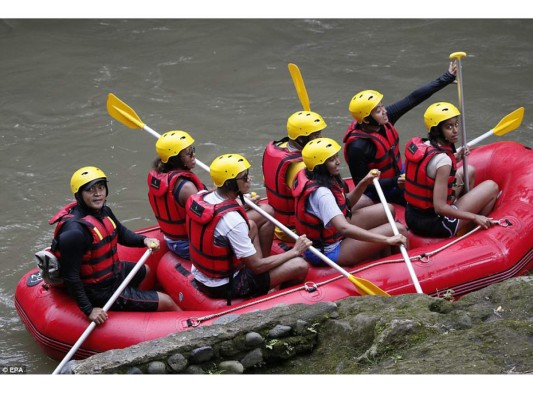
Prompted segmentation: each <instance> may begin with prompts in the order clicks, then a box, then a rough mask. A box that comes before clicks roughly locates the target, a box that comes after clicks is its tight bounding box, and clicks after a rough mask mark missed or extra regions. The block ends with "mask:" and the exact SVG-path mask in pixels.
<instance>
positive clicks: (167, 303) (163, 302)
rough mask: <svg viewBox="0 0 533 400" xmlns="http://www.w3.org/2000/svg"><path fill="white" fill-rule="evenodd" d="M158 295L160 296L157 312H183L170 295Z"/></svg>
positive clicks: (158, 293)
mask: <svg viewBox="0 0 533 400" xmlns="http://www.w3.org/2000/svg"><path fill="white" fill-rule="evenodd" d="M157 295H158V296H159V304H158V305H157V311H181V308H179V307H178V305H177V304H176V303H174V300H172V298H171V297H170V296H169V295H168V294H166V293H161V292H157Z"/></svg>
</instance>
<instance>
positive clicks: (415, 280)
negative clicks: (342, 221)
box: [373, 170, 424, 293]
mask: <svg viewBox="0 0 533 400" xmlns="http://www.w3.org/2000/svg"><path fill="white" fill-rule="evenodd" d="M373 171H374V170H373ZM374 175H377V172H376V173H375V174H374ZM373 182H374V186H376V191H377V192H378V195H379V199H380V200H381V204H382V205H383V208H384V209H385V214H387V219H388V220H389V224H390V226H391V227H392V232H393V233H394V234H395V235H398V234H399V233H400V232H399V231H398V227H397V226H396V222H394V218H393V217H392V214H391V212H390V210H389V206H388V204H387V200H386V199H385V195H384V194H383V190H382V189H381V185H380V184H379V180H378V177H377V176H376V177H375V178H374V179H373ZM400 251H401V252H402V256H403V259H404V261H405V264H407V269H408V270H409V275H410V276H411V280H412V281H413V283H414V285H415V288H416V292H417V293H424V292H423V291H422V288H421V287H420V283H419V282H418V278H417V277H416V274H415V270H414V269H413V265H412V264H411V260H410V259H409V256H408V255H407V249H406V248H405V246H404V245H403V244H401V245H400Z"/></svg>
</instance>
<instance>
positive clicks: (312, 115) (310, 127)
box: [287, 111, 327, 140]
mask: <svg viewBox="0 0 533 400" xmlns="http://www.w3.org/2000/svg"><path fill="white" fill-rule="evenodd" d="M326 126H327V125H326V122H325V121H324V118H322V117H321V116H320V115H319V114H317V113H316V112H313V111H297V112H295V113H294V114H292V115H291V116H290V117H289V119H288V120H287V133H288V134H289V138H290V139H292V140H295V139H297V138H298V137H300V136H309V135H310V134H312V133H315V132H318V131H321V130H322V129H324V128H325V127H326Z"/></svg>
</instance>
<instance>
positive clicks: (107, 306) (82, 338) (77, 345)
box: [52, 249, 152, 375]
mask: <svg viewBox="0 0 533 400" xmlns="http://www.w3.org/2000/svg"><path fill="white" fill-rule="evenodd" d="M151 254H152V249H147V250H146V251H145V252H144V254H143V256H142V257H141V258H140V260H139V261H137V264H135V266H134V267H133V269H132V270H131V272H130V273H129V274H128V276H126V279H124V281H123V282H122V283H121V284H120V286H119V287H118V289H117V290H116V291H115V293H113V296H111V298H110V299H109V300H108V301H107V303H105V305H104V307H103V310H104V311H105V312H107V311H108V310H109V309H110V308H111V306H112V305H113V303H114V302H115V300H116V299H117V298H118V296H120V294H121V293H122V292H123V291H124V289H125V288H126V286H128V283H130V281H131V280H132V279H133V277H134V276H135V274H136V273H137V271H138V270H139V269H140V268H141V267H142V266H143V265H144V262H145V261H146V259H147V258H148V257H150V255H151ZM95 327H96V323H95V322H94V321H93V322H91V323H90V324H89V326H88V327H87V329H85V332H83V334H82V335H81V336H80V338H79V339H78V341H77V342H76V343H74V346H72V348H71V349H70V351H69V352H68V353H67V355H66V356H65V358H63V360H62V361H61V362H60V363H59V365H58V366H57V367H56V369H55V370H54V372H53V373H52V374H53V375H57V374H58V373H60V372H61V370H62V369H63V367H64V366H65V364H66V363H67V362H68V361H70V359H71V358H72V356H73V355H74V354H75V353H76V351H78V349H79V348H80V346H81V345H82V343H83V342H84V341H85V339H87V337H88V336H89V335H90V334H91V332H92V331H93V330H94V328H95Z"/></svg>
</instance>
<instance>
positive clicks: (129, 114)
mask: <svg viewBox="0 0 533 400" xmlns="http://www.w3.org/2000/svg"><path fill="white" fill-rule="evenodd" d="M107 112H108V113H109V115H111V116H112V117H113V118H115V119H116V120H117V121H118V122H121V123H123V124H124V125H126V126H127V127H128V128H132V129H143V128H144V123H143V122H142V121H141V119H140V118H139V116H138V115H137V113H136V112H135V111H134V110H133V108H131V107H130V106H128V105H127V104H126V103H124V102H123V101H122V100H120V99H119V98H118V97H117V96H115V95H114V94H113V93H109V95H108V96H107Z"/></svg>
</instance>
